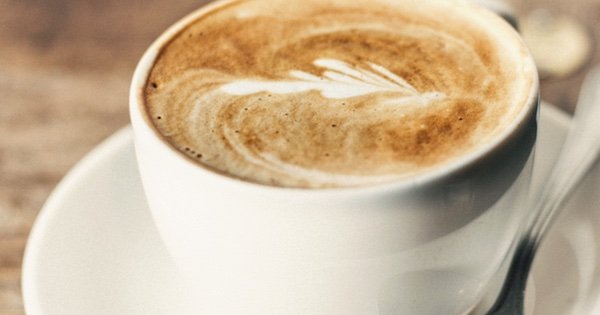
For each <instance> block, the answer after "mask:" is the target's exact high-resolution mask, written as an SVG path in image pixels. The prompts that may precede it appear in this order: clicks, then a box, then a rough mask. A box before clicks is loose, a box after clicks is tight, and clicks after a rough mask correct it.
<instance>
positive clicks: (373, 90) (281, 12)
mask: <svg viewBox="0 0 600 315" xmlns="http://www.w3.org/2000/svg"><path fill="white" fill-rule="evenodd" d="M366 3H367V2H364V1H362V0H359V1H356V2H352V3H349V2H348V1H339V0H327V1H316V0H305V1H302V3H298V2H294V1H291V2H290V1H283V0H273V1H267V0H247V1H241V0H240V1H231V2H229V3H227V4H224V5H222V6H220V7H218V9H213V10H212V11H210V13H208V14H205V15H203V16H202V17H201V18H198V19H197V20H195V21H194V22H193V23H191V24H190V25H189V26H188V27H186V28H185V29H184V30H183V31H181V32H180V33H179V34H178V35H177V36H176V37H175V38H173V39H172V40H171V41H170V42H169V43H168V44H167V45H165V46H164V48H163V50H162V51H161V54H160V56H159V57H158V59H157V61H156V63H155V65H154V67H153V69H152V71H151V74H150V77H149V79H148V83H147V86H146V88H145V91H144V92H145V93H144V96H145V98H146V107H147V109H148V113H149V115H150V116H151V118H152V119H153V122H154V124H155V126H156V127H157V129H158V131H159V132H160V133H161V134H162V135H163V136H164V137H165V138H166V139H167V140H168V141H169V142H170V143H171V144H173V145H174V146H175V147H176V148H178V149H179V150H180V151H181V152H182V153H184V154H186V155H188V156H189V157H191V158H193V159H195V160H197V161H199V162H200V163H201V165H206V166H209V167H211V168H213V169H215V170H217V171H220V172H223V173H225V174H228V175H231V176H235V177H239V178H243V179H246V180H250V181H254V182H258V183H263V184H270V185H281V186H289V187H326V186H357V185H367V184H373V183H381V182H386V181H392V180H396V179H399V178H403V177H406V176H413V175H415V174H418V173H421V172H426V171H427V170H429V169H432V168H435V167H439V166H440V165H443V164H444V163H447V162H449V161H452V160H453V159H456V158H459V157H460V156H461V155H464V154H466V153H468V152H471V151H473V150H475V149H477V147H478V146H479V145H481V144H482V143H485V142H486V141H489V139H492V138H493V137H494V136H495V135H496V134H498V132H499V131H501V130H502V128H504V127H505V126H506V125H507V124H508V122H510V120H511V117H514V115H515V113H517V112H518V111H519V110H520V108H522V106H523V105H524V102H525V101H526V99H527V96H528V92H529V90H530V89H531V87H532V85H533V78H534V74H533V71H534V68H533V66H532V65H531V63H530V60H529V59H530V58H529V57H528V54H527V52H526V49H525V48H524V46H523V45H522V43H521V42H520V40H519V39H518V37H517V35H515V34H514V32H513V31H512V30H511V29H510V28H509V27H508V26H506V25H504V24H503V22H501V21H500V19H498V18H496V17H494V16H492V15H491V14H490V13H487V12H484V11H481V9H478V8H475V7H471V6H468V5H449V4H443V3H442V2H438V1H433V0H431V1H429V0H427V1H413V0H397V1H389V0H377V1H369V2H368V5H366ZM267 8H268V10H267ZM442 13H443V14H442ZM490 19H491V20H490ZM490 21H491V22H490Z"/></svg>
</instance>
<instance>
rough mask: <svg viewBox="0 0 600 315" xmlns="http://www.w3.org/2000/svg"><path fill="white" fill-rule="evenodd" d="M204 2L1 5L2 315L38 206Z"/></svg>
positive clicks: (569, 95)
mask: <svg viewBox="0 0 600 315" xmlns="http://www.w3.org/2000/svg"><path fill="white" fill-rule="evenodd" d="M203 2H205V1H191V0H180V1H167V0H146V1H141V0H135V1H118V0H105V1H98V0H86V1H69V0H51V1H48V0H0V314H3V315H16V314H23V305H22V300H21V293H20V272H21V261H22V255H23V249H24V247H25V243H26V239H27V235H28V233H29V230H30V228H31V225H32V223H33V221H34V220H35V217H36V215H37V213H38V211H39V209H40V207H41V206H42V205H43V202H44V200H45V199H46V198H47V196H48V195H49V193H50V192H51V191H52V189H53V187H54V186H55V185H56V184H57V182H58V181H59V180H60V179H61V178H62V177H63V176H64V175H65V173H66V172H67V171H68V170H69V168H71V167H72V166H73V164H75V163H76V162H77V161H78V160H79V159H80V158H81V157H83V155H84V154H85V153H86V152H88V151H89V150H90V149H91V148H93V147H94V146H95V145H96V144H97V143H98V142H100V141H101V140H102V139H104V138H105V137H107V136H108V135H110V134H111V133H113V132H114V131H115V130H117V129H119V128H120V127H122V126H124V125H126V124H127V123H128V114H127V98H128V97H127V92H128V86H129V80H130V77H131V74H132V72H133V69H134V67H135V65H136V62H137V60H138V58H139V57H140V56H141V54H142V53H143V51H144V49H145V48H146V47H147V46H148V45H149V44H150V42H151V41H152V40H153V39H154V38H156V36H158V35H159V34H160V33H161V31H162V30H164V29H165V28H166V27H167V26H169V25H170V24H172V23H173V22H175V21H176V20H178V19H179V18H181V17H182V16H184V15H185V14H187V13H189V12H190V11H192V10H193V9H194V8H196V7H198V6H200V5H201V4H202V3H203ZM579 2H580V3H582V5H580V6H579V8H580V10H581V12H582V19H583V21H584V22H589V23H588V26H590V27H592V28H596V27H597V25H595V23H597V21H600V0H580V1H579ZM595 36H596V38H597V42H600V41H599V40H598V39H599V38H598V37H597V36H598V34H597V33H596V34H595ZM598 57H599V56H598V53H597V52H596V55H595V57H594V61H595V62H596V61H598V60H600V59H599V58H598ZM583 73H584V71H581V72H580V73H578V74H576V75H575V76H573V77H570V78H567V79H563V80H553V81H552V80H551V81H547V82H544V83H543V86H542V94H543V96H544V97H545V98H546V99H547V100H549V101H551V102H554V103H555V104H558V105H560V106H561V107H563V108H564V109H566V110H567V111H569V110H571V109H572V108H573V106H574V103H575V100H576V97H577V92H578V89H579V85H580V83H581V80H582V77H583Z"/></svg>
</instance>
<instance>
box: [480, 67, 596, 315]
mask: <svg viewBox="0 0 600 315" xmlns="http://www.w3.org/2000/svg"><path fill="white" fill-rule="evenodd" d="M599 154H600V66H596V67H595V68H594V69H592V70H591V71H590V72H589V73H588V75H587V77H586V79H585V81H584V83H583V86H582V89H581V92H580V96H579V102H578V104H577V108H576V110H575V115H574V117H573V120H572V123H571V128H570V130H569V133H568V135H567V139H566V140H565V143H564V145H563V147H562V149H561V152H560V155H559V157H558V161H557V162H556V164H555V166H554V168H553V170H552V173H551V174H550V176H549V178H548V180H547V181H546V184H545V186H544V189H543V190H542V193H541V194H540V195H539V196H537V198H531V199H532V201H531V203H530V206H529V207H527V208H528V209H531V210H530V214H531V215H530V216H529V219H528V220H527V221H526V222H525V223H526V225H525V226H526V227H528V230H527V231H525V232H524V233H523V235H522V236H521V237H520V239H519V240H518V243H517V246H516V249H515V254H514V256H513V257H512V260H511V262H510V266H509V269H508V273H507V276H506V278H505V280H504V284H503V287H502V290H501V292H500V295H499V296H498V298H497V299H496V302H495V304H494V306H493V307H492V309H491V310H490V311H489V312H488V313H487V314H488V315H522V314H523V312H524V299H525V286H526V284H527V277H528V275H529V271H530V269H531V265H532V263H533V259H534V257H535V254H536V251H537V249H538V248H539V245H540V242H541V241H542V239H543V238H544V236H545V235H546V234H547V232H548V230H549V227H550V226H551V225H552V223H553V222H554V221H555V219H556V217H557V215H558V214H559V210H560V209H561V208H562V207H563V206H564V204H565V201H567V200H568V197H569V196H570V195H571V193H572V192H573V191H574V190H575V188H576V187H577V185H578V184H579V183H580V182H581V181H582V179H583V178H584V176H585V174H586V173H587V172H588V171H589V169H590V168H591V167H592V165H593V164H594V162H595V161H596V160H597V159H598V155H599Z"/></svg>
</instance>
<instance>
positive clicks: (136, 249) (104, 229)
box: [23, 106, 600, 315]
mask: <svg viewBox="0 0 600 315" xmlns="http://www.w3.org/2000/svg"><path fill="white" fill-rule="evenodd" d="M541 117H542V119H541V134H540V138H539V145H538V149H537V154H536V166H535V167H536V171H535V173H536V174H537V175H538V176H537V177H536V178H535V179H534V182H535V183H538V186H539V183H540V182H541V181H542V180H543V174H545V173H547V170H548V168H549V167H550V166H551V164H552V163H553V161H554V156H555V155H556V152H557V150H558V148H559V146H560V144H561V143H562V140H563V137H564V134H565V131H566V128H567V126H568V124H569V118H568V117H567V116H566V115H565V114H563V113H561V112H559V111H558V110H556V109H553V108H551V107H549V106H544V107H543V110H542V115H541ZM599 181H600V174H599V170H598V167H597V168H596V169H595V170H594V171H593V174H592V176H589V177H588V178H587V180H586V182H585V183H584V185H583V186H582V187H581V188H580V189H579V191H578V192H577V194H576V196H574V198H573V199H572V200H571V202H570V203H569V206H568V208H569V209H567V211H566V213H565V215H563V216H562V218H560V220H559V221H558V222H557V226H556V227H555V228H554V230H553V231H552V234H551V235H550V236H549V237H548V238H547V239H546V242H545V243H544V246H543V247H542V250H541V252H540V254H539V256H538V259H537V261H536V264H535V266H534V271H533V277H534V282H535V290H534V289H532V288H528V291H529V294H528V296H529V298H530V302H529V304H530V306H531V305H533V304H535V305H534V306H533V307H534V309H535V312H534V314H536V315H538V314H539V315H554V314H556V315H565V314H577V315H582V314H600V305H596V304H600V303H597V301H598V299H596V298H597V297H598V293H600V291H598V287H599V286H598V283H596V282H599V280H600V266H596V261H597V257H599V255H600V229H596V227H598V226H600V212H598V211H592V210H595V209H592V208H593V207H592V205H594V204H599V203H598V201H599V199H600V194H599V193H598V192H599V191H598V190H599V189H600V188H598V187H600V185H598V184H599V183H598V182H599ZM595 184H596V185H595ZM180 287H181V286H180V281H179V279H178V275H177V272H176V271H175V270H174V266H173V265H172V263H171V261H170V260H169V258H168V255H167V253H166V251H165V249H164V248H163V245H162V243H161V241H160V239H159V236H158V234H157V231H156V230H155V228H154V225H153V222H152V219H151V217H150V213H149V211H148V209H147V205H146V202H145V200H144V196H143V192H142V188H141V184H140V181H139V174H138V171H137V165H136V162H135V157H134V151H133V144H132V133H131V130H130V129H129V128H126V129H124V130H121V131H119V132H118V133H116V134H115V135H113V136H112V137H110V139H108V140H106V141H105V142H104V143H103V144H101V145H100V146H98V148H96V149H95V150H94V151H92V152H91V153H90V154H89V155H88V156H87V157H85V158H84V159H83V160H82V161H81V162H80V163H79V164H78V165H77V166H76V167H75V168H74V169H73V170H72V171H71V172H70V173H69V174H68V175H67V176H66V177H65V179H64V180H63V181H62V182H61V183H60V184H59V186H58V187H57V188H56V190H55V191H54V193H53V194H52V195H51V197H50V198H49V199H48V201H47V203H46V205H45V206H44V208H43V209H42V211H41V213H40V215H39V217H38V219H37V221H36V223H35V225H34V228H33V230H32V232H31V236H30V239H29V243H28V245H27V249H26V253H25V258H24V264H23V296H24V301H25V309H26V311H27V313H28V314H29V315H37V314H61V315H63V314H77V315H80V314H88V315H90V314H144V315H147V314H177V313H178V312H177V311H176V309H177V307H178V305H180V300H179V297H180V296H182V295H183V294H181V293H183V292H180ZM534 291H535V294H534ZM586 292H587V293H586ZM533 295H535V299H533V298H532V297H533ZM533 300H535V302H533ZM574 305H577V309H575V310H574V309H573V307H574ZM592 308H594V309H595V311H592ZM571 312H572V313H571Z"/></svg>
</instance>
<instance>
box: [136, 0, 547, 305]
mask: <svg viewBox="0 0 600 315" xmlns="http://www.w3.org/2000/svg"><path fill="white" fill-rule="evenodd" d="M223 3H226V2H217V3H215V4H211V5H209V6H206V7H204V8H202V9H200V10H198V11H196V12H194V13H192V14H191V15H190V16H188V17H186V18H184V19H182V20H181V21H179V22H178V23H176V24H175V25H174V26H173V27H171V28H170V29H169V30H167V31H166V32H165V33H164V34H163V35H162V36H161V37H160V38H159V39H158V40H157V41H156V42H155V43H154V44H153V45H152V46H151V47H150V48H149V49H148V51H147V52H146V53H145V55H144V56H143V58H142V59H141V61H140V63H139V65H138V67H137V69H136V71H135V75H134V78H133V83H132V87H131V95H130V111H131V120H132V125H133V129H134V134H135V147H136V152H137V158H138V163H139V168H140V172H141V176H142V182H143V185H144V190H145V192H146V196H147V199H148V202H149V206H150V209H151V211H152V215H153V217H154V219H155V222H156V225H157V227H158V230H159V232H160V234H161V236H162V238H163V240H164V243H165V244H166V246H167V249H168V251H169V253H170V254H171V256H172V258H173V260H174V262H175V263H176V265H177V266H178V268H179V270H180V271H181V274H182V275H183V277H184V278H185V279H186V282H187V283H188V285H189V289H188V291H189V293H190V295H191V296H192V301H193V303H191V304H192V305H191V306H190V308H189V309H188V311H189V312H190V313H194V314H345V315H346V314H349V315H351V314H367V315H368V314H412V315H421V314H450V315H453V314H464V313H466V312H469V311H470V310H471V309H472V308H473V307H474V306H475V305H476V304H477V303H478V302H479V300H480V299H481V298H482V296H483V295H484V294H486V291H487V290H488V289H489V285H490V281H491V279H492V277H493V276H494V275H495V274H496V273H497V271H498V269H499V268H500V266H501V263H502V260H503V258H504V257H506V256H507V255H508V253H509V250H510V248H511V244H512V242H513V240H514V238H515V237H516V235H517V230H518V226H519V222H520V221H521V219H522V216H523V210H522V209H519V207H518V205H519V204H520V203H521V202H522V201H523V199H524V197H525V196H526V194H527V188H528V186H529V178H530V172H531V164H532V159H531V156H532V151H533V147H534V143H535V137H536V127H537V125H536V112H537V106H538V91H537V90H538V86H537V83H536V85H535V86H534V87H533V88H532V90H531V91H530V94H529V101H528V105H527V106H525V107H524V108H523V109H522V111H521V112H520V113H518V115H516V116H515V118H514V121H513V122H512V123H511V125H510V126H509V127H508V128H507V129H506V130H505V131H503V134H502V135H501V137H499V138H498V139H497V141H495V142H493V143H489V144H486V145H485V146H484V147H482V148H481V149H479V150H478V151H477V152H474V153H471V154H468V155H466V156H464V157H463V158H461V159H460V160H458V161H456V162H452V163H449V164H447V165H445V167H443V168H442V169H437V170H435V171H432V172H429V173H427V174H425V175H422V176H419V177H417V178H413V179H409V180H403V181H400V182H395V183H390V184H383V185H376V186H371V187H360V188H331V189H294V188H278V187H271V186H264V185H259V184H255V183H251V182H245V181H242V180H238V179H234V178H232V177H228V176H224V175H222V174H219V173H217V172H213V171H211V170H209V169H208V168H205V167H201V166H199V165H198V164H197V163H194V162H192V161H191V160H189V159H187V158H185V157H184V156H183V155H182V154H180V153H179V152H177V151H176V150H175V149H173V148H172V146H170V145H169V144H168V143H167V142H165V140H163V139H162V138H161V136H160V135H159V134H158V132H157V131H156V130H155V128H154V127H153V124H152V122H151V121H150V119H149V118H148V116H147V114H146V112H145V110H144V105H143V102H142V101H143V95H142V93H143V92H142V91H143V87H144V86H145V84H146V80H147V77H148V75H149V72H150V70H151V68H152V65H153V63H154V61H155V59H156V57H157V55H158V53H159V51H160V48H161V47H162V45H164V44H165V43H166V42H168V40H169V39H170V38H172V37H173V36H174V35H175V34H176V33H177V32H178V31H179V30H181V29H182V28H183V27H185V26H186V25H187V24H189V23H190V22H191V21H193V20H195V19H196V18H197V17H198V16H201V15H203V14H205V13H206V12H208V11H210V10H213V9H214V8H215V7H216V6H219V5H222V4H223Z"/></svg>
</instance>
